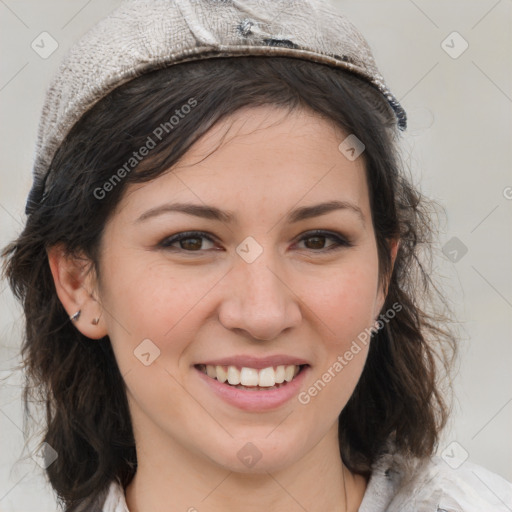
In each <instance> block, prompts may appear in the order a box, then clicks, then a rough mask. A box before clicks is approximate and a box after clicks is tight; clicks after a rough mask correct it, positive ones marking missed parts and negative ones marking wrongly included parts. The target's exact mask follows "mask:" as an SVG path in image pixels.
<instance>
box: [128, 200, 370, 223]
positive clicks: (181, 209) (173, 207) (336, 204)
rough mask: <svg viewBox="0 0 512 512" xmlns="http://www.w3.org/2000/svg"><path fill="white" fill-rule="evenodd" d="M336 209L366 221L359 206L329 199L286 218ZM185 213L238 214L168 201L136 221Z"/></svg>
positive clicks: (229, 219) (227, 217) (226, 217)
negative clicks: (350, 212) (349, 212)
mask: <svg viewBox="0 0 512 512" xmlns="http://www.w3.org/2000/svg"><path fill="white" fill-rule="evenodd" d="M335 210H348V211H352V212H354V213H355V214H357V216H358V217H359V218H360V219H361V221H362V222H363V224H364V223H365V217H364V214H363V212H362V210H361V208H359V206H357V205H355V204H353V203H350V202H347V201H328V202H325V203H319V204H315V205H312V206H302V207H300V208H296V209H295V210H292V211H291V212H290V213H289V214H288V215H287V217H286V220H287V222H288V223H290V224H294V223H296V222H300V221H302V220H306V219H311V218H313V217H319V216H321V215H326V214H328V213H330V212H332V211H335ZM173 212H178V213H185V214H187V215H193V216H195V217H201V218H203V219H209V220H218V221H221V222H225V223H233V222H235V221H236V216H235V215H234V213H233V212H231V211H229V210H220V209H219V208H217V207H215V206H208V205H200V204H192V203H168V204H163V205H161V206H157V207H155V208H151V209H150V210H147V211H146V212H144V213H143V214H142V215H141V216H140V217H138V218H137V220H136V221H135V222H136V223H138V222H142V221H145V220H147V219H149V218H151V217H156V216H157V215H162V214H165V213H173Z"/></svg>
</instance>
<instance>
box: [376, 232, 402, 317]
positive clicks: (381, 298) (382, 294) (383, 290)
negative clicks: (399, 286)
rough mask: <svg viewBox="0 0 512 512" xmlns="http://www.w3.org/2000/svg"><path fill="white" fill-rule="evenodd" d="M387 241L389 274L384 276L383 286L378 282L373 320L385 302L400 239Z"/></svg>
mask: <svg viewBox="0 0 512 512" xmlns="http://www.w3.org/2000/svg"><path fill="white" fill-rule="evenodd" d="M388 243H389V256H390V267H389V274H388V275H387V276H386V281H385V286H384V287H383V286H382V285H381V284H380V283H379V294H378V300H377V302H376V308H375V312H374V316H375V320H377V318H378V315H379V313H380V311H381V310H382V307H383V306H384V302H386V297H387V294H388V288H389V281H390V280H391V275H392V274H393V268H394V267H395V261H396V256H397V254H398V248H399V247H400V239H399V238H391V239H389V241H388Z"/></svg>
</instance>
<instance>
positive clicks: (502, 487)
mask: <svg viewBox="0 0 512 512" xmlns="http://www.w3.org/2000/svg"><path fill="white" fill-rule="evenodd" d="M455 462H456V461H452V460H450V463H451V465H452V466H456V464H455ZM102 510H103V512H129V510H128V507H127V505H126V500H125V497H124V491H123V488H122V487H121V485H120V484H119V483H118V482H116V481H113V482H112V483H111V484H110V489H109V492H108V495H107V499H106V501H105V503H104V505H103V509H102ZM359 512H512V484H511V483H510V482H508V481H506V480H505V479H504V478H502V477H501V476H499V475H497V474H495V473H492V472H491V471H488V470H487V469H485V468H483V467H481V466H478V465H476V464H473V463H470V462H468V461H465V462H464V463H462V464H461V465H460V467H458V468H457V469H453V468H452V467H450V466H449V465H448V464H447V463H446V462H445V461H444V460H443V459H441V458H440V457H437V456H436V457H433V458H432V459H429V460H425V461H421V460H418V459H412V458H406V457H404V456H403V455H401V454H400V453H392V452H391V453H387V454H385V455H383V456H381V457H380V459H379V460H377V461H376V463H375V464H374V466H373V471H372V474H371V478H370V481H369V482H368V486H367V488H366V492H365V495H364V498H363V501H362V503H361V506H360V507H359Z"/></svg>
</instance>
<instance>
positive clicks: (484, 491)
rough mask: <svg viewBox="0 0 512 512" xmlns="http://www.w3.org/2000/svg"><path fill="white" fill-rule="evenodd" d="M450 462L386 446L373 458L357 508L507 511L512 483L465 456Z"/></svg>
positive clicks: (427, 511)
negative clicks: (423, 458) (380, 454)
mask: <svg viewBox="0 0 512 512" xmlns="http://www.w3.org/2000/svg"><path fill="white" fill-rule="evenodd" d="M453 466H456V467H450V466H449V465H448V464H447V463H446V462H445V461H444V460H443V459H441V458H440V457H438V456H434V457H432V458H430V459H427V460H419V459H416V458H410V457H407V456H404V455H403V454H400V453H397V452H396V451H394V450H393V449H392V448H391V449H389V448H388V450H387V452H386V453H384V454H383V455H382V456H381V457H380V458H379V459H378V460H377V461H376V463H375V464H374V466H373V468H372V474H371V477H370V481H369V482H368V487H367V489H366V493H365V496H364V499H363V502H362V503H361V507H360V508H359V512H377V511H378V512H381V511H382V512H384V511H385V512H444V511H445V512H482V511H486V512H488V511H493V512H510V511H511V510H512V484H511V483H510V482H508V481H507V480H505V479H504V478H502V477H501V476H499V475H497V474H495V473H492V472H491V471H488V470H487V469H485V468H483V467H481V466H478V465H477V464H473V463H471V462H469V461H465V462H463V463H461V464H460V465H458V464H457V465H455V464H454V465H453Z"/></svg>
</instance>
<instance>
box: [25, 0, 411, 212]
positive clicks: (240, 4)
mask: <svg viewBox="0 0 512 512" xmlns="http://www.w3.org/2000/svg"><path fill="white" fill-rule="evenodd" d="M246 55H255V56H269V57H273V56H283V57H295V58H299V59H304V60H308V61H313V62H318V63H323V64H328V65H331V66H333V67H338V68H343V69H345V70H348V71H350V72H352V73H354V74H356V75H358V76H359V77H361V78H363V79H365V80H367V81H368V82H369V83H371V84H372V85H373V86H375V87H376V88H377V89H378V90H379V91H380V92H381V93H382V95H383V98H384V99H385V100H386V101H387V103H388V104H389V106H390V107H391V109H392V110H393V111H394V113H395V115H396V118H397V124H398V127H399V128H400V129H402V130H404V129H405V128H406V123H407V120H406V114H405V111H404V109H403V108H402V107H401V105H400V104H399V102H398V101H397V100H396V99H395V97H394V96H393V95H392V94H391V92H390V91H389V89H388V88H387V86H386V84H385V83H384V79H383V77H382V76H381V74H380V73H379V70H378V69H377V66H376V64H375V61H374V58H373V55H372V52H371V49H370V47H369V46H368V43H367V42H366V40H365V39H364V37H363V36H362V35H361V33H360V32H359V31H358V30H357V28H356V27H354V25H353V24H352V23H351V22H350V21H349V20H348V19H347V18H346V17H345V16H344V15H342V14H340V13H339V12H337V11H336V10H335V9H334V8H333V7H332V6H331V5H330V4H329V2H328V1H327V0H125V1H124V2H122V4H121V5H120V6H119V8H117V9H116V10H114V11H113V12H112V13H111V14H110V15H109V16H108V17H107V18H105V19H103V20H102V21H100V22H99V23H98V24H97V25H96V26H94V27H93V28H92V29H91V30H90V31H89V32H88V33H86V34H85V36H83V37H82V39H80V40H79V41H78V42H77V43H76V44H75V45H74V46H73V47H72V48H71V50H70V51H69V53H68V54H67V55H66V57H65V59H64V60H63V62H62V64H61V65H60V67H59V69H58V72H57V74H56V76H55V77H54V78H53V81H52V83H51V84H50V86H49V89H48V91H47V95H46V100H45V103H44V106H43V111H42V116H41V121H40V125H39V133H38V141H37V147H36V154H35V161H34V169H33V174H34V183H33V185H32V189H31V191H30V194H29V196H28V199H27V204H26V210H25V211H26V213H27V214H29V213H30V212H31V211H33V209H34V208H35V207H37V205H38V204H39V203H40V202H41V201H42V200H43V199H44V195H45V192H46V191H47V190H48V188H49V186H50V182H51V173H50V175H49V174H48V171H49V169H50V168H51V162H52V159H53V157H54V155H55V153H56V151H57V149H58V148H59V146H60V145H61V144H62V142H63V140H64V139H65V137H66V135H67V134H68V133H69V131H70V130H71V128H72V127H73V125H74V124H75V123H76V122H77V121H78V120H79V119H80V117H81V116H82V115H83V114H84V113H85V112H86V111H87V110H89V109H90V108H91V107H92V106H93V105H94V104H95V103H97V102H98V101H99V100H100V99H102V98H104V97H105V96H106V95H108V94H109V93H110V92H111V91H112V90H113V89H115V88H116V87H118V86H120V85H121V84H124V83H125V82H128V81H129V80H132V79H133V78H136V77H138V76H140V75H142V74H144V73H147V72H149V71H153V70H156V69H160V68H164V67H168V66H171V65H173V64H178V63H181V62H187V61H193V60H201V59H209V58H215V57H237V56H246Z"/></svg>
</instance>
